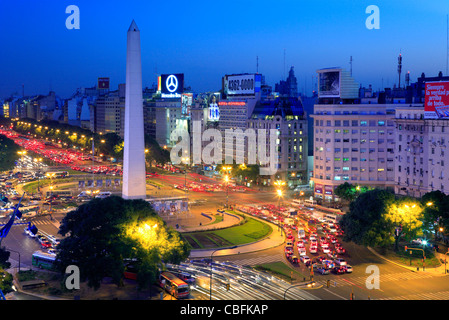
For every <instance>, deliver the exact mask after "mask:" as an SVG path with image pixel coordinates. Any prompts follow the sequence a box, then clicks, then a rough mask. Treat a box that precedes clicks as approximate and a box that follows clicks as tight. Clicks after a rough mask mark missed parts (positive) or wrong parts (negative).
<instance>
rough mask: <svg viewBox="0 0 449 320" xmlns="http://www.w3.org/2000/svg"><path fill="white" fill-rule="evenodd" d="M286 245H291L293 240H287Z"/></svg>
mask: <svg viewBox="0 0 449 320" xmlns="http://www.w3.org/2000/svg"><path fill="white" fill-rule="evenodd" d="M285 246H287V247H293V242H292V241H290V240H287V243H286V244H285Z"/></svg>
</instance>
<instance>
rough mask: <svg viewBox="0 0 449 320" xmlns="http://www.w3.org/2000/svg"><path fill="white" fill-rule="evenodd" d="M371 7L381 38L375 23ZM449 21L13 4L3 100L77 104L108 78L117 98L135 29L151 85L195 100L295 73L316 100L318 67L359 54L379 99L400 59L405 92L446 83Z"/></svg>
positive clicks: (294, 11) (338, 13)
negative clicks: (180, 83) (76, 17)
mask: <svg viewBox="0 0 449 320" xmlns="http://www.w3.org/2000/svg"><path fill="white" fill-rule="evenodd" d="M372 4H374V5H376V6H378V8H379V17H380V29H372V30H369V29H368V28H367V27H366V25H365V22H366V20H367V18H368V17H369V16H370V14H367V13H366V12H365V11H366V9H367V7H368V6H369V5H372ZM69 5H76V6H77V7H78V8H79V11H80V28H79V29H76V30H75V29H72V30H69V29H67V27H66V19H67V18H68V17H69V16H70V14H69V13H66V8H67V7H68V6H69ZM173 8H175V9H173ZM236 8H239V9H238V10H237V9H236ZM448 13H449V4H448V3H444V2H443V1H434V2H432V3H431V4H426V5H425V6H423V5H422V2H419V1H407V2H405V1H397V2H395V3H388V2H387V1H377V2H376V3H371V2H367V1H362V2H360V3H357V4H354V3H352V2H350V1H342V2H339V3H330V2H329V1H319V2H315V3H314V4H310V3H297V2H294V1H285V2H283V3H281V4H279V5H277V6H273V5H271V4H268V3H266V2H254V1H248V2H245V5H244V6H242V5H241V4H239V3H237V2H228V3H227V4H226V5H219V4H216V3H204V2H196V3H189V4H187V3H184V2H178V1H175V2H171V3H170V4H162V3H145V2H142V1H133V2H131V3H124V2H112V3H111V2H104V1H98V2H96V3H89V2H86V1H76V3H72V2H66V1H65V2H61V3H56V2H47V3H45V4H36V3H32V2H29V3H28V2H27V3H26V4H23V5H21V6H20V7H19V5H18V4H14V3H3V4H1V5H0V30H2V32H1V33H0V40H1V41H2V43H5V44H7V45H6V46H5V49H4V50H2V52H0V58H1V59H0V61H2V68H0V70H1V71H0V79H2V80H0V97H2V98H7V97H9V96H10V95H11V94H14V93H17V94H19V95H20V94H21V93H22V84H23V85H24V91H25V95H35V94H47V93H48V92H49V91H50V90H53V91H55V92H56V93H57V95H59V96H61V97H62V98H68V97H70V96H71V95H72V93H74V92H75V91H76V89H77V88H79V87H92V86H94V85H95V84H96V81H97V78H98V77H110V79H111V89H115V88H117V87H118V84H119V83H125V64H126V42H125V41H123V37H124V33H123V30H126V28H127V25H128V24H129V21H131V20H133V19H134V20H135V21H136V22H137V23H138V25H139V28H140V29H141V30H144V31H145V36H143V37H142V73H143V86H144V87H151V86H152V85H153V83H156V82H157V74H163V73H184V74H185V85H186V86H190V87H191V88H192V90H193V91H194V92H205V91H216V90H219V89H220V88H221V79H222V77H223V76H224V75H225V74H235V73H254V72H256V71H258V72H259V73H261V74H263V75H264V76H265V79H266V82H267V83H268V84H269V85H271V86H273V88H274V85H275V83H278V82H279V81H280V80H283V79H285V77H286V76H287V75H288V71H289V69H290V67H291V66H294V67H295V75H296V77H297V78H298V91H299V92H302V93H304V92H305V93H306V94H308V95H310V93H311V91H312V86H313V85H316V70H317V69H322V68H327V67H342V68H345V69H347V70H349V69H350V64H349V61H350V57H351V56H352V58H353V65H352V68H353V76H354V78H355V80H356V81H357V82H358V83H359V84H361V85H362V86H368V85H369V84H372V86H373V88H374V89H375V90H377V89H381V88H384V87H393V86H394V85H397V82H398V76H397V57H398V55H399V53H401V54H402V56H403V69H402V81H401V83H404V82H403V81H404V76H405V74H406V73H407V72H408V71H410V74H411V81H414V80H415V79H416V78H418V77H419V76H420V75H421V73H425V74H426V76H436V75H437V74H438V72H439V71H442V72H443V73H444V74H446V69H447V56H446V54H445V53H446V49H447V29H446V28H447V14H448ZM284 61H285V62H284Z"/></svg>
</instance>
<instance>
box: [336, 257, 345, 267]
mask: <svg viewBox="0 0 449 320" xmlns="http://www.w3.org/2000/svg"><path fill="white" fill-rule="evenodd" d="M335 264H336V265H337V266H346V265H347V262H346V260H345V259H342V258H338V259H335Z"/></svg>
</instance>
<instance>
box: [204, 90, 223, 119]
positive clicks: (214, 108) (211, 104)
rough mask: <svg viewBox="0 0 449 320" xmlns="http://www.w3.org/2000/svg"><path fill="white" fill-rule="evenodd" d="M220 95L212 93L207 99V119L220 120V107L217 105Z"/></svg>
mask: <svg viewBox="0 0 449 320" xmlns="http://www.w3.org/2000/svg"><path fill="white" fill-rule="evenodd" d="M219 98H220V95H219V94H212V95H210V96H209V99H208V117H207V120H209V121H218V120H220V109H219V107H218V101H219Z"/></svg>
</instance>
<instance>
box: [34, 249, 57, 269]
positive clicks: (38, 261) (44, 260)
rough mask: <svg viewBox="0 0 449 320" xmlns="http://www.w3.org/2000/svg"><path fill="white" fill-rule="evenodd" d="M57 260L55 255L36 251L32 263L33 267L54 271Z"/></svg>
mask: <svg viewBox="0 0 449 320" xmlns="http://www.w3.org/2000/svg"><path fill="white" fill-rule="evenodd" d="M55 260H56V255H55V254H51V253H47V252H43V251H35V252H34V253H33V256H32V259H31V263H32V265H33V266H35V267H38V268H41V269H47V270H54V268H55Z"/></svg>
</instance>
